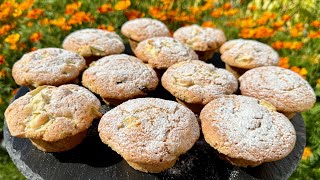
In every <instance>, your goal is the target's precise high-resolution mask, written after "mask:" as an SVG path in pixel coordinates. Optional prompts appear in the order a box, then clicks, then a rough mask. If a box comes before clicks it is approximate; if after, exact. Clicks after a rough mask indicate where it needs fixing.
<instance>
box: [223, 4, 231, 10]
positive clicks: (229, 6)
mask: <svg viewBox="0 0 320 180" xmlns="http://www.w3.org/2000/svg"><path fill="white" fill-rule="evenodd" d="M231 7H232V5H231V3H229V2H228V3H225V4H224V5H223V9H224V10H228V9H230V8H231Z"/></svg>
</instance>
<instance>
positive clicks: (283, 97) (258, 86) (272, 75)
mask: <svg viewBox="0 0 320 180" xmlns="http://www.w3.org/2000/svg"><path fill="white" fill-rule="evenodd" d="M239 81H240V90H241V94H243V95H246V96H252V97H255V98H258V99H264V100H266V101H269V102H270V103H272V104H273V105H274V106H275V107H276V108H277V110H278V111H282V112H300V111H305V110H308V109H310V108H312V106H313V105H314V103H315V102H316V95H315V93H314V91H313V89H312V87H311V86H310V85H309V83H308V82H307V81H306V80H304V79H303V78H302V77H301V76H300V75H299V74H297V73H295V72H293V71H291V70H289V69H284V68H281V67H276V66H267V67H259V68H255V69H251V70H249V71H247V72H246V73H244V74H243V75H242V76H241V77H240V78H239Z"/></svg>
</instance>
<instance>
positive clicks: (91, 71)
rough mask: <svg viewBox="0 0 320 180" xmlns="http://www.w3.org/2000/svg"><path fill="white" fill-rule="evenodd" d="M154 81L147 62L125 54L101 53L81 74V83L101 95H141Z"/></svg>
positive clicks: (155, 83) (113, 97) (150, 89)
mask: <svg viewBox="0 0 320 180" xmlns="http://www.w3.org/2000/svg"><path fill="white" fill-rule="evenodd" d="M158 82H159V80H158V77H157V74H156V72H155V71H154V70H153V69H152V67H151V66H150V65H146V64H144V63H143V62H142V61H141V60H140V59H138V58H136V57H134V56H129V55H126V54H119V55H110V56H106V57H103V58H101V59H99V60H98V61H96V62H93V63H91V64H90V67H89V68H88V69H86V70H85V71H84V73H83V76H82V84H83V85H84V86H85V87H87V88H88V89H90V90H91V91H93V92H94V93H97V94H99V95H100V96H101V97H102V98H105V99H108V98H112V99H119V100H127V99H130V98H135V97H137V96H144V95H146V93H147V92H148V91H152V90H154V89H155V88H156V87H157V85H158Z"/></svg>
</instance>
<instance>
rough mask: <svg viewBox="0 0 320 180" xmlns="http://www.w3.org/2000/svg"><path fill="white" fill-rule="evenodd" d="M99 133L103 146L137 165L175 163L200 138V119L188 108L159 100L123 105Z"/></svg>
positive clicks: (103, 122) (108, 115)
mask: <svg viewBox="0 0 320 180" xmlns="http://www.w3.org/2000/svg"><path fill="white" fill-rule="evenodd" d="M98 130H99V135H100V138H101V139H102V141H103V142H104V143H106V144H108V145H109V146H110V147H111V148H112V149H113V150H115V151H117V152H118V153H119V154H120V155H121V156H122V157H123V158H124V159H125V160H126V161H130V162H135V163H152V162H155V163H159V162H167V161H168V162H169V161H172V160H175V159H176V158H177V157H179V155H181V154H184V153H185V152H186V151H188V150H189V149H190V148H191V147H192V146H193V144H194V143H195V142H196V140H197V139H198V138H199V135H200V132H199V125H198V122H197V119H196V117H195V115H194V114H193V113H192V112H191V111H190V110H189V109H188V108H186V107H184V106H182V105H180V104H178V103H176V102H174V101H168V100H163V99H158V98H139V99H132V100H129V101H127V102H124V103H122V104H121V105H119V106H117V107H115V108H114V109H112V110H110V111H108V112H107V113H106V114H105V115H104V116H103V117H102V119H101V121H100V123H99V128H98Z"/></svg>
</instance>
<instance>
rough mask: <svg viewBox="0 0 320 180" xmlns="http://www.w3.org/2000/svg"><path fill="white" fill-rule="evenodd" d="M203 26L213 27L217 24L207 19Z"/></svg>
mask: <svg viewBox="0 0 320 180" xmlns="http://www.w3.org/2000/svg"><path fill="white" fill-rule="evenodd" d="M201 26H202V27H211V28H214V27H216V25H215V24H214V23H213V22H212V21H205V22H203V23H202V25H201Z"/></svg>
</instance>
